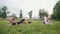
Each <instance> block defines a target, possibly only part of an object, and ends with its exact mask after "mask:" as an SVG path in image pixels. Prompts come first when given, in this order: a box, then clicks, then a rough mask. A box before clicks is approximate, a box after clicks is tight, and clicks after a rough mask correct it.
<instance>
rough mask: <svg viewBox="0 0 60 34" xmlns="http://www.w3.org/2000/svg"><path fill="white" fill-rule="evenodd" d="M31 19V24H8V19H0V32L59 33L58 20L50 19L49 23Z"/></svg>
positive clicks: (1, 33)
mask: <svg viewBox="0 0 60 34" xmlns="http://www.w3.org/2000/svg"><path fill="white" fill-rule="evenodd" d="M42 22H43V21H42V20H33V22H32V23H31V24H26V25H22V24H21V25H19V26H10V25H9V21H8V20H0V34H60V21H55V20H52V24H51V25H44V24H42Z"/></svg>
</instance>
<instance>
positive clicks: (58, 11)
mask: <svg viewBox="0 0 60 34" xmlns="http://www.w3.org/2000/svg"><path fill="white" fill-rule="evenodd" d="M53 11H54V13H53V16H52V17H53V18H54V19H56V20H60V1H58V2H57V3H56V5H55V6H54V8H53Z"/></svg>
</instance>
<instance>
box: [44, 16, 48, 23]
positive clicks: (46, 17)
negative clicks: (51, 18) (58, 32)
mask: <svg viewBox="0 0 60 34" xmlns="http://www.w3.org/2000/svg"><path fill="white" fill-rule="evenodd" d="M43 24H48V16H45V17H44V22H43Z"/></svg>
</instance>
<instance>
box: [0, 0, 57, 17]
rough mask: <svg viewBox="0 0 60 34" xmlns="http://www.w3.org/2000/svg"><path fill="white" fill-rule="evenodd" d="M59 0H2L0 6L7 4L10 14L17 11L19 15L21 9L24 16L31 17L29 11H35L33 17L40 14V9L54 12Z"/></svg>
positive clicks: (50, 12)
mask: <svg viewBox="0 0 60 34" xmlns="http://www.w3.org/2000/svg"><path fill="white" fill-rule="evenodd" d="M57 1H58V0H0V7H1V6H7V7H8V11H10V14H9V15H11V14H13V13H15V14H16V15H17V16H18V17H19V13H20V10H22V11H23V17H29V16H28V12H29V11H30V10H32V11H33V17H37V16H38V11H39V10H40V9H45V10H46V11H48V13H49V14H52V12H53V7H54V6H55V4H56V3H57Z"/></svg>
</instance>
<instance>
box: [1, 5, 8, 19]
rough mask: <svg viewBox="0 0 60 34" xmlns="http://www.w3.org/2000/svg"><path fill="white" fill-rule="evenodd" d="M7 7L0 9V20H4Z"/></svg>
mask: <svg viewBox="0 0 60 34" xmlns="http://www.w3.org/2000/svg"><path fill="white" fill-rule="evenodd" d="M7 14H8V12H7V7H6V6H3V7H2V8H1V9H0V17H2V18H6V17H7Z"/></svg>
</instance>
